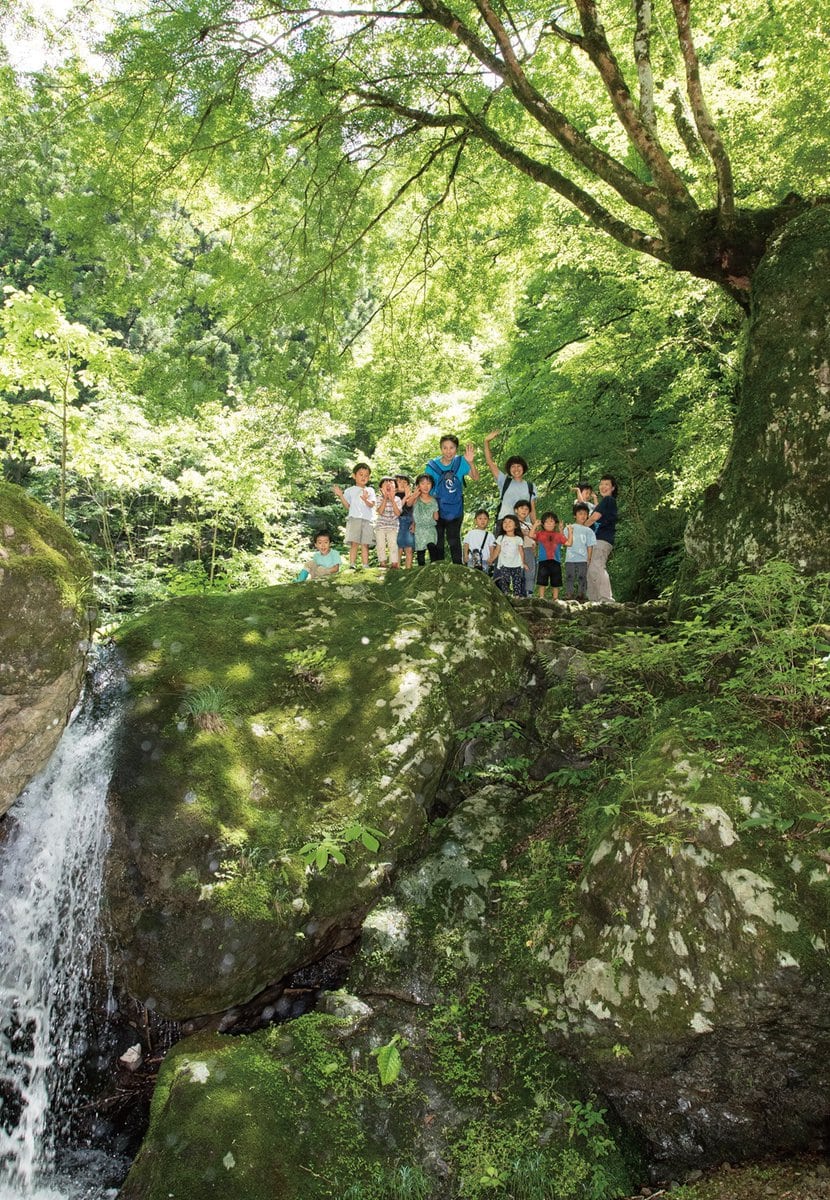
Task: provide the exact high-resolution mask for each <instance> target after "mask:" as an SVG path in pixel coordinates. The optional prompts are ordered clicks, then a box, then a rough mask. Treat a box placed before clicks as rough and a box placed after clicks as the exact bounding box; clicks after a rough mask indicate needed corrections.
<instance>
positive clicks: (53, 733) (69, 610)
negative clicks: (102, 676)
mask: <svg viewBox="0 0 830 1200" xmlns="http://www.w3.org/2000/svg"><path fill="white" fill-rule="evenodd" d="M91 583H92V568H91V566H90V563H89V560H88V559H87V557H86V555H85V554H84V552H83V551H82V550H81V548H80V547H79V545H78V544H77V542H76V541H75V539H74V537H73V536H72V534H71V533H70V531H69V529H67V527H66V525H65V524H64V523H63V521H61V520H59V519H58V517H56V516H55V515H54V513H51V512H49V510H48V509H47V508H44V506H43V505H42V504H39V503H38V502H37V501H36V500H33V499H32V497H31V496H28V495H27V494H26V492H24V491H23V489H22V488H19V487H16V486H15V485H14V484H10V483H0V610H2V613H3V617H2V620H0V814H2V813H4V812H5V811H6V810H7V809H8V808H9V806H10V805H11V804H12V803H13V802H14V800H15V798H16V797H17V796H18V795H19V793H20V791H21V790H22V789H23V788H24V787H25V786H26V784H27V783H28V782H29V780H30V779H31V778H32V776H33V775H35V774H37V772H38V771H39V770H40V769H41V767H43V766H44V764H45V763H46V761H47V759H48V758H49V756H50V754H51V753H52V751H53V750H54V748H55V746H56V744H57V741H58V739H59V737H60V735H61V733H62V731H63V728H64V726H65V725H66V722H67V720H68V718H69V714H70V713H71V712H72V709H73V708H74V706H75V702H76V701H77V699H78V694H79V692H80V688H81V681H82V678H83V671H84V663H85V657H86V651H87V645H88V637H89V616H88V606H89V604H90V599H91Z"/></svg>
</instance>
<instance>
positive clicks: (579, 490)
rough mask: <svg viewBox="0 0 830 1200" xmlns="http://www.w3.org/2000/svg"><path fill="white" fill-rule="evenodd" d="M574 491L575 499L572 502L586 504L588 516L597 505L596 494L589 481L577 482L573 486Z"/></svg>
mask: <svg viewBox="0 0 830 1200" xmlns="http://www.w3.org/2000/svg"><path fill="white" fill-rule="evenodd" d="M574 493H575V495H576V500H575V501H574V503H575V504H587V505H588V516H590V515H591V513H592V512H593V511H594V509H595V508H596V506H597V494H596V492H595V491H594V489H593V488H592V487H591V485H590V483H586V482H585V481H584V480H583V481H582V483H578V484H577V485H576V487H575V488H574Z"/></svg>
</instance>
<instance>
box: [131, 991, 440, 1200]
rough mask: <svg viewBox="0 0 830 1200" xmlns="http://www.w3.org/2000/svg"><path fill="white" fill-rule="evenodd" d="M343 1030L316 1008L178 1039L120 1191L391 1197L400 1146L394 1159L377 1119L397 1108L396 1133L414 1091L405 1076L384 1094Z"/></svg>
mask: <svg viewBox="0 0 830 1200" xmlns="http://www.w3.org/2000/svg"><path fill="white" fill-rule="evenodd" d="M349 1028H350V1027H349V1023H348V1022H344V1021H342V1020H337V1019H335V1018H332V1017H327V1016H324V1015H321V1014H314V1015H311V1016H307V1017H302V1018H299V1019H298V1020H297V1021H294V1022H292V1023H291V1025H290V1026H282V1027H279V1028H272V1029H269V1030H266V1031H263V1032H262V1033H259V1034H252V1035H249V1036H247V1037H244V1038H223V1037H221V1036H218V1035H200V1036H197V1037H194V1038H190V1039H188V1040H187V1042H185V1043H181V1044H179V1045H178V1046H177V1047H175V1048H174V1050H173V1051H171V1053H170V1054H169V1055H168V1056H167V1058H166V1060H165V1063H164V1066H163V1069H162V1072H161V1075H160V1077H159V1082H158V1086H157V1088H156V1091H155V1094H154V1097H153V1105H152V1111H151V1117H150V1129H149V1133H148V1136H147V1139H146V1141H145V1144H144V1146H143V1148H142V1150H141V1153H140V1155H139V1157H138V1158H137V1160H136V1162H135V1163H134V1165H133V1169H132V1171H131V1173H130V1175H129V1177H128V1179H127V1181H126V1183H125V1184H124V1189H123V1191H122V1193H121V1195H122V1196H123V1197H125V1200H139V1198H140V1200H167V1198H168V1197H169V1196H170V1195H171V1194H173V1195H174V1196H175V1197H176V1198H177V1200H202V1197H204V1196H205V1195H209V1196H212V1197H217V1198H221V1197H228V1200H238V1198H239V1197H240V1196H244V1197H245V1200H290V1198H294V1197H296V1198H297V1200H300V1198H303V1200H323V1198H328V1197H336V1198H337V1200H342V1197H343V1196H344V1195H346V1194H347V1190H348V1189H350V1188H351V1189H352V1194H354V1195H360V1196H361V1197H362V1198H364V1200H385V1198H389V1200H391V1198H392V1196H393V1194H394V1193H393V1191H392V1188H393V1185H394V1183H395V1181H396V1179H397V1180H399V1179H400V1178H401V1174H400V1167H401V1162H402V1159H403V1155H401V1156H400V1157H399V1158H398V1161H397V1162H395V1156H392V1157H391V1159H390V1157H389V1156H388V1147H386V1146H385V1145H384V1140H385V1138H384V1135H383V1134H379V1133H378V1127H379V1126H380V1125H381V1124H382V1123H385V1124H386V1125H387V1126H388V1125H389V1122H390V1116H389V1114H390V1112H391V1111H392V1110H393V1109H394V1110H395V1111H394V1114H393V1124H394V1126H395V1128H396V1129H397V1130H398V1133H397V1134H394V1133H390V1132H389V1131H387V1132H386V1134H385V1137H386V1138H389V1137H392V1139H393V1140H394V1139H395V1138H396V1137H397V1138H400V1137H401V1133H402V1131H403V1130H404V1129H405V1128H406V1126H407V1124H408V1123H409V1124H411V1122H412V1120H413V1107H412V1106H413V1103H416V1102H417V1097H416V1096H415V1093H414V1091H413V1089H412V1088H411V1087H407V1086H405V1085H404V1086H400V1087H396V1088H395V1089H394V1095H393V1096H391V1097H388V1098H387V1096H386V1095H383V1094H382V1089H381V1086H380V1083H379V1080H378V1075H377V1072H376V1071H375V1070H374V1068H373V1067H372V1066H371V1060H370V1059H369V1058H368V1056H366V1055H365V1054H363V1055H362V1056H360V1059H359V1061H360V1063H361V1064H366V1065H356V1064H357V1063H358V1059H356V1058H355V1057H354V1055H353V1054H348V1053H347V1052H346V1049H345V1048H344V1047H345V1045H346V1044H347V1043H346V1042H344V1040H343V1039H344V1037H346V1036H347V1035H348V1033H349ZM373 1110H374V1111H375V1113H376V1116H375V1119H374V1121H373V1120H372V1119H371V1117H370V1114H371V1112H372V1111H373ZM384 1114H385V1115H384ZM385 1160H386V1161H385ZM404 1165H405V1164H404ZM405 1176H406V1173H405V1172H404V1178H405ZM415 1200H417V1197H416V1198H415Z"/></svg>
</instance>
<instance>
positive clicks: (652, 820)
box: [536, 733, 830, 1169]
mask: <svg viewBox="0 0 830 1200" xmlns="http://www.w3.org/2000/svg"><path fill="white" fill-rule="evenodd" d="M630 780H631V782H630V785H629V787H628V789H627V790H626V792H625V793H624V795H623V799H622V803H621V812H620V815H619V817H618V818H617V820H616V822H615V824H614V825H613V827H612V828H611V830H610V832H609V833H608V834H607V835H606V836H605V837H604V838H603V839H602V841H601V842H600V843H599V844H598V845H596V846H595V847H594V849H593V853H592V854H591V857H590V860H589V862H588V864H587V866H586V870H585V874H584V877H583V879H582V881H581V884H580V891H579V900H578V903H577V904H576V905H575V911H574V921H575V923H574V925H573V928H572V930H571V932H570V934H569V936H567V937H566V938H565V939H564V940H563V939H562V938H561V936H560V937H559V938H558V939H557V940H555V941H554V942H553V943H551V944H549V945H548V946H545V947H542V948H541V949H540V952H539V953H540V955H541V956H542V957H544V958H547V959H548V960H549V964H550V970H551V974H550V981H549V983H548V985H547V987H546V988H545V990H544V992H543V993H541V994H540V996H539V997H537V1000H536V1003H544V1005H545V1007H546V1008H547V1010H548V1015H547V1016H546V1018H545V1022H544V1024H545V1028H546V1030H547V1032H548V1034H549V1036H550V1037H551V1039H552V1041H553V1043H554V1044H557V1045H562V1044H565V1045H567V1046H570V1047H571V1050H570V1053H572V1054H574V1055H576V1056H578V1057H580V1058H581V1059H582V1060H583V1061H584V1062H585V1063H586V1066H587V1070H588V1074H589V1077H590V1078H592V1079H593V1080H594V1082H595V1084H596V1085H597V1086H599V1087H601V1088H602V1089H603V1091H604V1093H605V1094H606V1095H608V1096H609V1097H610V1098H611V1099H612V1100H613V1102H614V1104H615V1106H616V1108H617V1111H618V1112H619V1113H620V1115H621V1116H622V1118H623V1120H624V1121H625V1123H626V1124H627V1125H628V1126H629V1127H630V1128H631V1129H633V1130H635V1131H636V1132H637V1133H639V1134H640V1135H641V1136H642V1137H643V1138H644V1139H645V1141H646V1142H647V1144H648V1145H649V1147H650V1152H651V1155H652V1157H653V1159H654V1161H656V1162H658V1163H660V1162H662V1163H663V1165H664V1166H669V1167H671V1169H677V1168H678V1167H682V1166H683V1165H684V1164H685V1165H687V1166H693V1165H694V1166H699V1165H701V1164H703V1163H707V1162H710V1163H711V1162H719V1161H722V1160H723V1159H729V1158H733V1157H744V1158H745V1157H750V1156H752V1155H760V1154H763V1153H766V1152H769V1151H774V1150H776V1149H790V1150H791V1149H793V1148H796V1147H803V1146H805V1145H810V1144H811V1143H813V1142H816V1141H819V1140H820V1139H821V1137H822V1136H823V1130H824V1129H825V1127H826V1121H827V1118H828V1115H829V1114H830V991H829V990H828V985H830V969H829V968H828V962H827V946H826V938H827V928H828V919H830V868H828V866H827V863H826V859H825V857H822V856H820V855H818V856H817V855H816V853H815V846H812V847H811V845H810V843H806V844H804V845H803V846H802V847H799V845H798V844H797V843H793V842H787V841H785V840H784V839H783V838H782V837H781V834H780V832H779V830H778V827H777V822H778V820H779V819H780V818H778V817H777V816H776V815H775V814H772V813H768V812H767V813H765V812H764V811H763V810H761V809H760V808H758V807H757V806H756V805H755V804H754V803H753V801H752V800H751V799H750V798H749V797H748V796H745V795H742V794H740V792H739V790H738V789H737V788H736V786H735V784H734V782H733V781H732V780H731V779H730V778H728V777H727V776H725V775H723V774H720V773H719V772H718V770H717V768H716V767H713V765H712V763H711V760H707V759H704V758H702V757H700V756H699V755H697V754H694V753H689V752H687V751H686V749H685V747H684V745H683V741H682V739H681V738H680V737H679V736H678V735H675V734H672V733H666V734H664V735H661V736H660V737H658V738H657V739H656V741H655V742H654V744H653V745H652V746H651V747H650V748H649V749H648V750H647V751H646V752H645V753H644V754H643V755H642V757H641V758H640V759H639V760H638V761H636V762H634V763H633V765H632V766H631V769H630ZM803 803H804V806H805V811H809V810H810V809H811V808H814V807H815V806H816V803H817V801H816V798H815V797H814V796H811V795H809V794H805V795H804V797H803Z"/></svg>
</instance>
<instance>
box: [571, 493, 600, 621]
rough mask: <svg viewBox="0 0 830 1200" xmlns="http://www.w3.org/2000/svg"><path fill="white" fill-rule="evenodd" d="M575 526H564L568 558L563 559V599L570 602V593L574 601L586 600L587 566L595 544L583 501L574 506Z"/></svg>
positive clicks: (594, 536)
mask: <svg viewBox="0 0 830 1200" xmlns="http://www.w3.org/2000/svg"><path fill="white" fill-rule="evenodd" d="M574 519H575V521H576V524H575V525H566V526H565V535H566V541H565V545H566V546H567V548H568V556H567V558H566V559H565V599H566V600H570V599H571V595H572V593H574V592H575V595H574V596H573V598H574V599H575V600H587V598H588V564H589V562H590V561H591V555H592V554H593V552H594V546H595V545H596V544H597V537H596V534H595V533H594V531H593V529H591V528H590V527H589V526H588V525H587V524H586V522H587V520H588V505H587V503H585V502H584V501H579V503H577V504H575V505H574Z"/></svg>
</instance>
